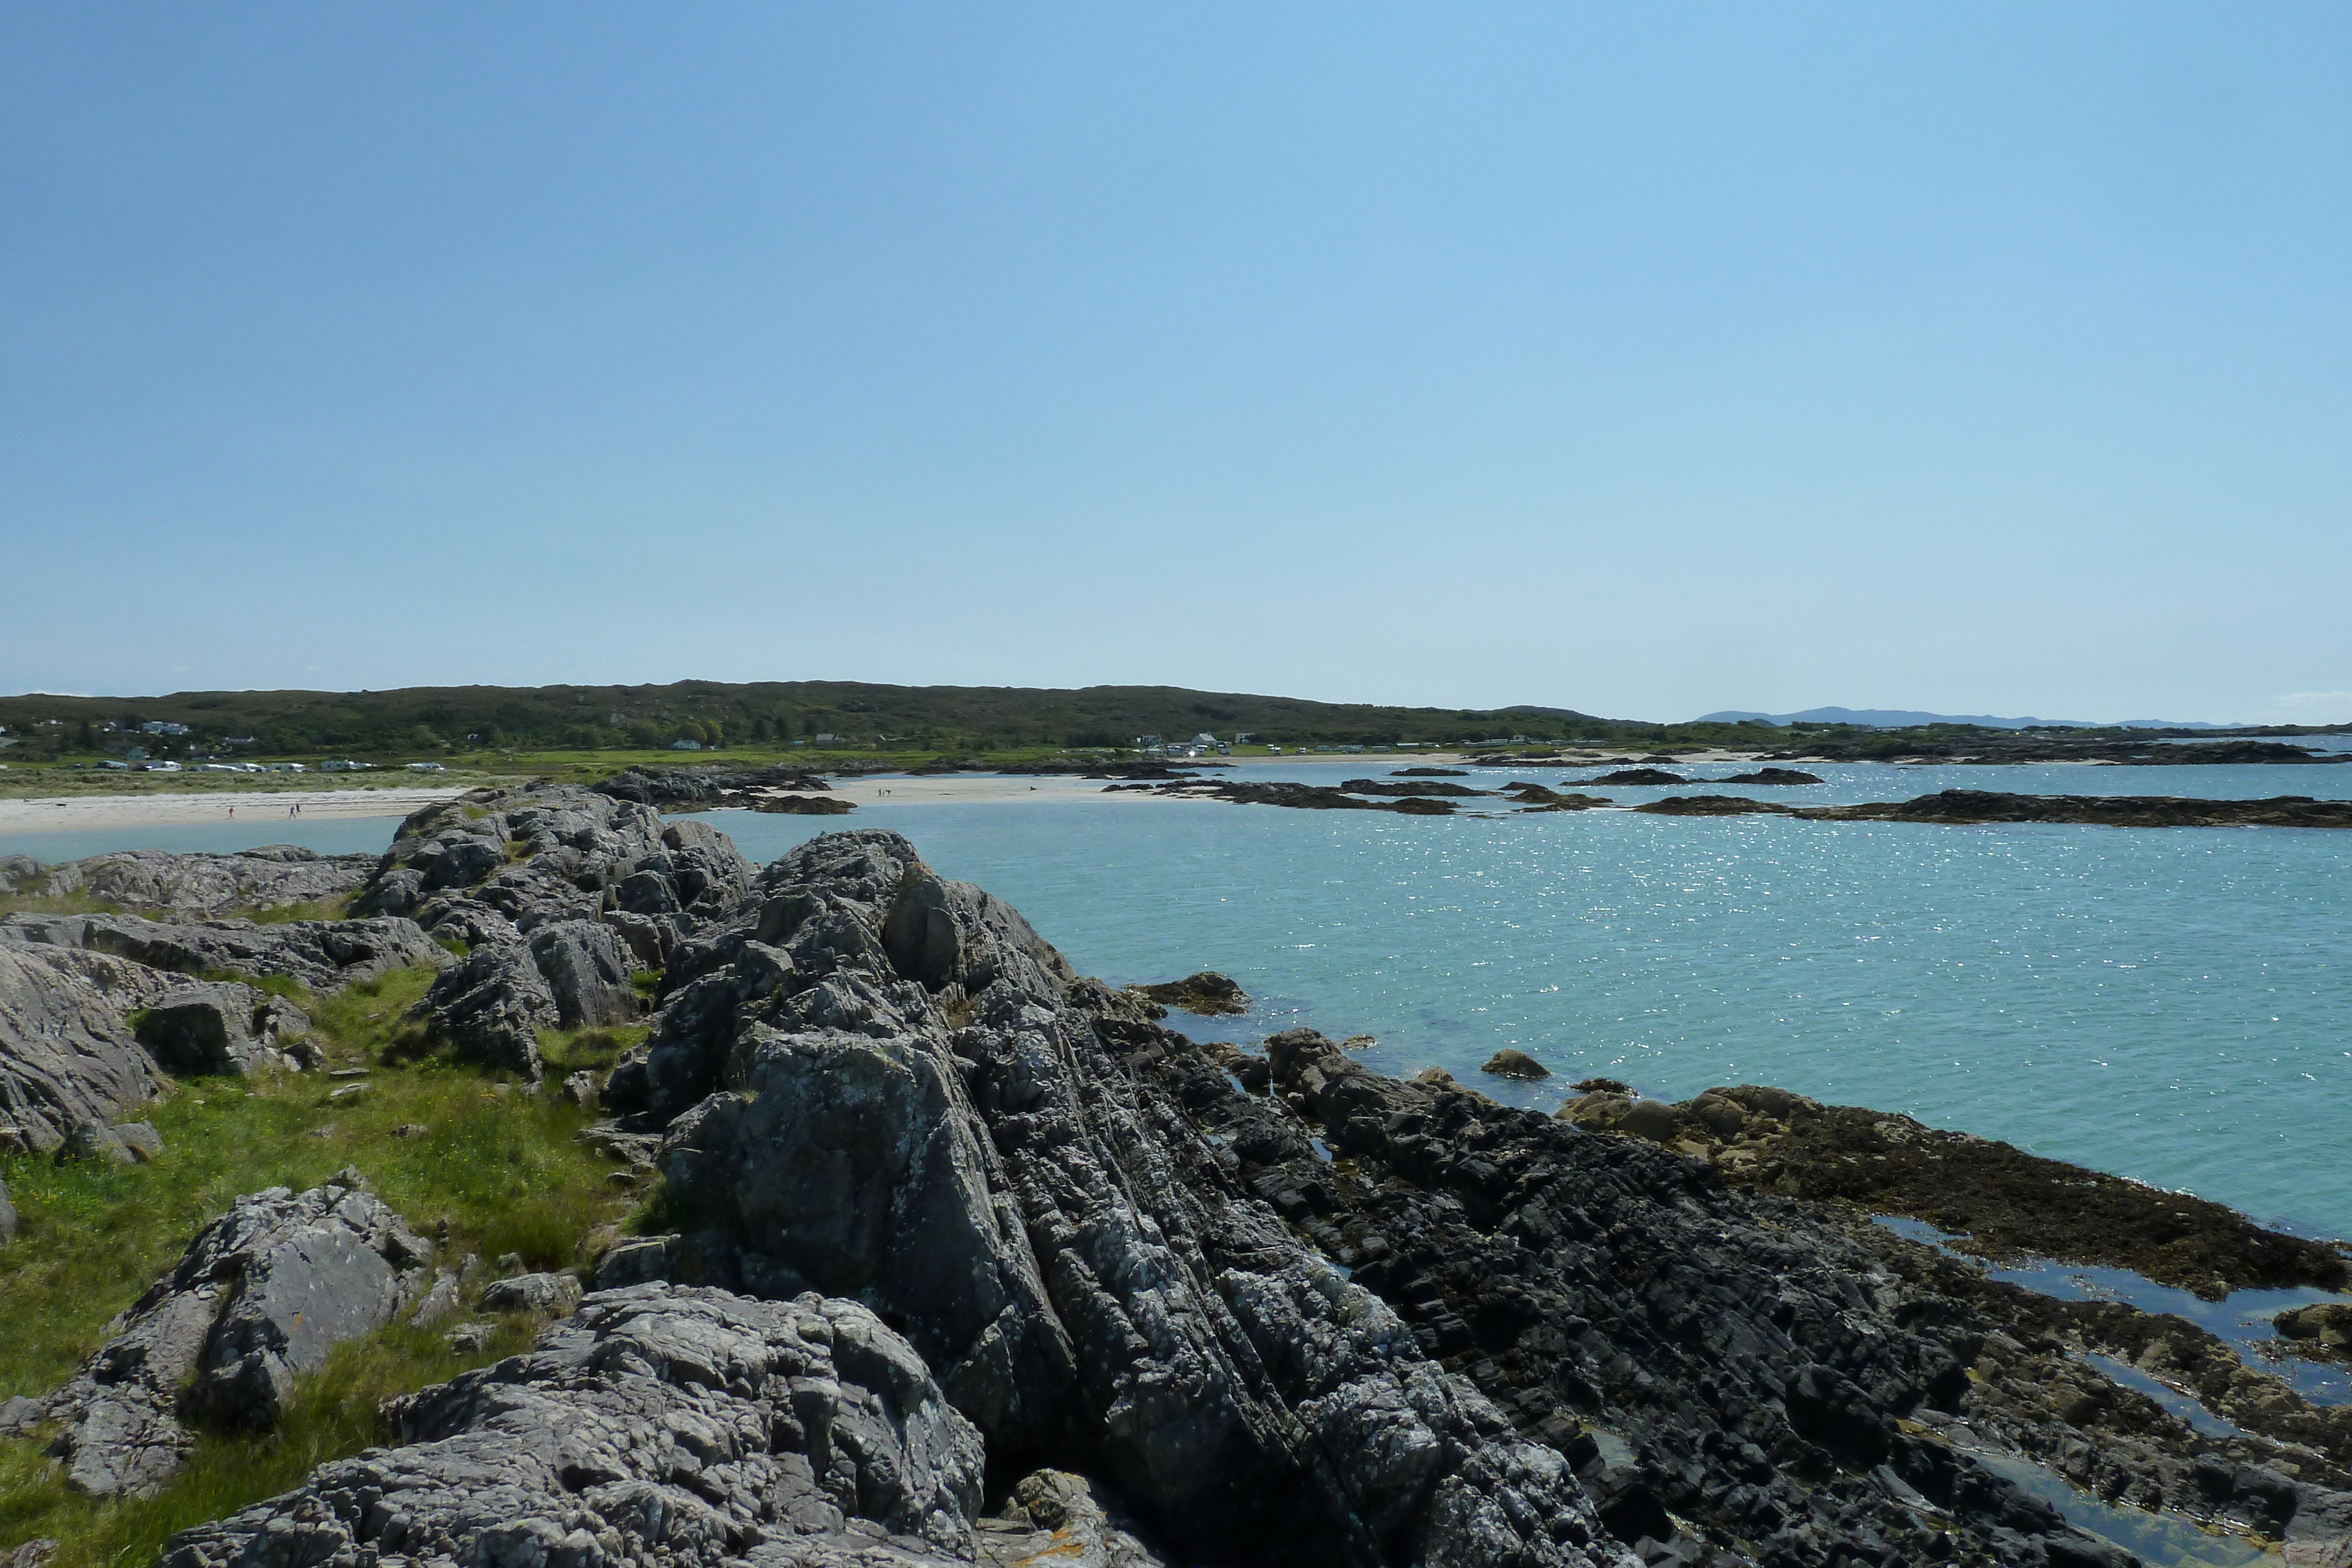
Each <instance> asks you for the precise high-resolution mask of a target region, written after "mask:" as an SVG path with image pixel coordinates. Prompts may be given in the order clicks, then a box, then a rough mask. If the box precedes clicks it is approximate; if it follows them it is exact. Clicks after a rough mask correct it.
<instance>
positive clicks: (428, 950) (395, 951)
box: [0, 915, 448, 991]
mask: <svg viewBox="0 0 2352 1568" xmlns="http://www.w3.org/2000/svg"><path fill="white" fill-rule="evenodd" d="M6 945H26V946H53V947H63V948H70V949H78V950H80V951H83V952H90V953H105V954H110V955H111V956H115V957H118V958H128V959H130V960H131V962H133V963H137V964H143V965H145V966H146V967H149V968H151V969H168V970H172V971H174V972H176V973H179V974H183V975H194V976H202V975H206V974H210V973H213V972H215V971H219V970H227V971H230V972H233V973H236V974H242V975H282V976H284V977H287V978H289V979H292V980H297V981H299V982H300V983H301V984H303V985H305V986H307V987H309V988H310V989H312V990H314V991H331V990H339V989H341V988H342V987H344V986H347V985H349V984H351V983H352V981H354V980H365V979H373V977H376V976H378V975H382V974H384V973H386V972H388V971H390V970H393V969H402V968H407V967H412V966H415V965H419V964H426V965H436V966H437V965H440V964H443V963H446V962H447V960H448V955H447V954H446V952H444V951H443V950H442V949H441V948H439V947H437V946H435V945H434V944H433V942H432V941H431V940H430V939H429V938H427V937H426V936H425V933H424V932H423V930H421V929H420V928H419V927H418V926H417V925H416V924H415V922H414V921H410V920H398V919H391V918H382V919H373V920H293V921H287V922H284V923H282V924H277V925H256V924H255V923H253V922H252V921H250V920H206V921H186V920H183V921H173V922H166V921H157V920H148V919H144V918H142V917H141V916H139V915H10V916H8V917H6V918H5V919H0V946H6Z"/></svg>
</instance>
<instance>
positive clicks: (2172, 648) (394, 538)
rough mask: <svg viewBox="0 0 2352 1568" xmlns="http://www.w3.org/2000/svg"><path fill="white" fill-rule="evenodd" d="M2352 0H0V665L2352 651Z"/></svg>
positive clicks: (1558, 661) (2222, 712)
mask: <svg viewBox="0 0 2352 1568" xmlns="http://www.w3.org/2000/svg"><path fill="white" fill-rule="evenodd" d="M2348 174H2352V10H2348V9H2347V8H2346V7H2345V6H2344V5H2341V4H2326V5H2294V4H2273V5H2261V6H2223V5H2210V4H2207V5H2196V6H2182V5H2152V4H2137V3H2136V4H2131V5H2094V4H2078V5H2063V6H2052V5H1969V6H1929V5H1861V4H1856V5H1843V6H1820V5H1786V4H1782V5H1727V4H1723V5H1612V6H1607V7H1590V8H1586V7H1570V6H1561V5H1540V6H1538V5H1528V6H1518V7H1514V6H1483V7H1462V6H1447V7H1438V6H1429V5H1395V6H1385V7H1383V6H1370V5H1353V4H1351V5H1329V6H1315V7H1307V6H1297V5H1276V6H1267V5H1260V4H1251V5H1223V6H1220V5H1181V6H1176V5H1161V6H1142V5H1066V6H1048V5H1018V4H1014V5H930V6H911V5H839V4H825V5H776V4H762V5H747V6H723V5H706V6H696V7H653V6H643V5H628V6H619V5H612V6H593V5H589V6H583V5H561V6H544V7H533V6H521V5H499V6H487V7H486V6H480V5H417V4H404V5H383V4H377V5H326V6H321V5H203V6H196V5H180V6H158V5H107V4H89V3H82V4H75V5H13V6H8V7H6V8H5V9H0V689H5V690H8V691H23V690H27V689H33V690H50V691H81V692H103V693H124V694H131V693H150V692H159V691H167V690H175V689H184V688H189V687H215V686H231V687H243V686H282V685H318V686H329V687H361V686H365V687H384V686H393V685H417V684H438V683H453V682H483V683H500V684H507V683H523V684H536V683H541V682H558V681H594V682H606V681H641V680H671V679H677V678H680V677H685V676H701V677H708V678H717V679H791V678H801V677H824V678H835V679H866V680H877V681H899V682H910V683H930V682H958V683H971V684H1002V685H1087V684H1094V683H1100V682H1168V683H1173V684H1180V685H1194V686H1206V687H1216V688H1223V689H1241V690H1250V691H1259V692H1277V693H1288V694H1295V695H1307V696H1316V697H1324V698H1335V699H1351V698H1352V699H1373V700H1382V701H1430V702H1440V703H1447V704H1465V705H1470V704H1480V705H1484V704H1500V703H1508V702H1535V703H1545V704H1558V705H1562V706H1573V707H1578V708H1583V709H1586V710H1588V711H1595V712H1601V713H1607V714H1612V715H1626V716H1643V717H1656V718H1675V717H1685V716H1690V715H1693V714H1696V713H1699V712H1702V711H1706V710H1708V709H1712V708H1717V707H1743V708H1759V709H1767V710H1780V709H1787V708H1794V707H1801V706H1812V705H1814V704H1820V703H1837V704H1844V705H1848V706H1905V707H1927V708H1936V709H1942V710H1947V711H1963V712H1991V713H2032V714H2038V715H2042V716H2063V717H2088V718H2107V717H2125V716H2131V717H2138V716H2158V717H2172V718H2200V719H2232V718H2284V717H2292V716H2300V717H2305V718H2307V719H2314V720H2340V719H2347V718H2352V633H2348V632H2347V624H2352V617H2347V599H2352V353H2347V348H2348V347H2352V344H2347V328H2352V243H2347V242H2352V178H2347V175H2348Z"/></svg>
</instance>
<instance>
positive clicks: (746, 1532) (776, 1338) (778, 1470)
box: [162, 1285, 982, 1568]
mask: <svg viewBox="0 0 2352 1568" xmlns="http://www.w3.org/2000/svg"><path fill="white" fill-rule="evenodd" d="M388 1408H389V1410H390V1411H391V1413H392V1414H394V1416H395V1418H396V1419H397V1421H398V1423H399V1427H400V1434H401V1442H400V1444H399V1446H397V1447H394V1448H373V1449H370V1450H369V1451H368V1452H366V1453H364V1454H362V1455H360V1456H359V1457H358V1458H350V1459H341V1460H337V1461H335V1462H333V1463H331V1464H328V1465H323V1466H321V1467H320V1468H319V1469H316V1470H314V1471H312V1472H311V1474H310V1479H308V1480H307V1481H306V1482H305V1483H304V1484H303V1485H302V1487H301V1488H300V1489H299V1490H296V1491H293V1492H289V1493H288V1494H286V1495H285V1496H282V1497H278V1498H275V1499H272V1500H270V1501H268V1502H265V1503H262V1504H259V1505H257V1506H256V1507H253V1508H248V1509H246V1510H244V1511H241V1512H239V1513H236V1514H234V1515H232V1516H230V1517H229V1518H227V1519H226V1520H222V1521H217V1522H215V1523H211V1524H205V1525H199V1526H197V1527H195V1528H194V1529H193V1530H188V1531H182V1532H181V1533H180V1534H179V1535H177V1536H174V1537H173V1539H172V1541H171V1542H170V1543H169V1545H167V1547H166V1548H165V1550H164V1552H163V1559H162V1561H163V1564H164V1565H165V1568H278V1565H280V1564H290V1563H359V1562H364V1561H376V1560H389V1559H391V1558H393V1557H395V1556H398V1557H405V1558H408V1559H411V1560H431V1561H436V1562H454V1563H471V1564H480V1565H483V1568H513V1565H520V1564H526V1563H528V1564H535V1565H541V1568H619V1565H620V1564H622V1563H652V1562H659V1563H668V1564H672V1565H674V1568H687V1565H689V1564H693V1565H709V1568H717V1565H718V1564H720V1563H735V1562H737V1561H744V1562H749V1563H752V1564H756V1565H759V1568H799V1565H808V1568H815V1565H818V1564H826V1565H832V1568H845V1565H848V1564H875V1565H877V1568H879V1565H883V1564H932V1563H970V1562H971V1561H972V1556H973V1549H974V1548H973V1531H972V1521H973V1518H974V1516H975V1515H976V1514H977V1513H978V1511H979V1505H980V1488H981V1474H982V1456H981V1445H980V1439H979V1437H978V1436H977V1434H975V1433H974V1432H973V1431H972V1429H971V1426H970V1425H969V1424H968V1423H966V1422H965V1421H964V1420H963V1419H962V1418H961V1416H958V1415H956V1413H955V1412H954V1410H953V1409H952V1408H950V1406H949V1405H948V1404H947V1402H946V1401H945V1400H944V1399H943V1398H942V1397H941V1396H940V1390H939V1387H938V1385H936V1384H935V1383H933V1382H932V1381H931V1379H930V1377H929V1375H928V1374H927V1373H926V1372H925V1370H924V1367H923V1364H922V1363H921V1361H920V1360H919V1358H918V1357H917V1356H916V1355H915V1354H914V1352H913V1351H912V1350H911V1349H910V1348H909V1347H908V1344H907V1343H906V1342H905V1341H904V1340H903V1339H901V1338H899V1337H898V1335H897V1334H895V1333H891V1331H890V1330H888V1329H887V1328H886V1327H884V1326H883V1324H882V1323H881V1322H880V1321H879V1320H878V1319H877V1318H876V1317H875V1316H874V1315H873V1314H872V1313H871V1312H867V1311H866V1310H865V1309H864V1308H862V1307H859V1306H856V1305H855V1304H853V1303H850V1302H846V1301H824V1300H822V1299H820V1298H817V1297H815V1296H803V1297H801V1298H800V1299H798V1300H797V1301H751V1300H747V1299H744V1298H741V1297H738V1296H733V1295H730V1294H727V1293H725V1292H721V1291H702V1290H684V1291H682V1290H673V1289H671V1288H669V1287H667V1286H662V1285H650V1286H644V1287H640V1288H638V1289H636V1290H632V1291H609V1292H600V1293H599V1294H597V1295H594V1296H592V1297H590V1298H589V1299H588V1300H587V1301H585V1302H583V1305H582V1307H581V1310H580V1312H579V1313H578V1315H577V1316H575V1317H573V1318H572V1319H570V1320H569V1321H567V1322H562V1323H559V1324H556V1325H554V1326H552V1327H551V1328H549V1329H548V1330H546V1331H545V1332H544V1333H541V1335H540V1337H539V1341H538V1344H537V1347H536V1348H535V1349H534V1350H533V1351H532V1352H531V1353H530V1354H528V1355H524V1356H520V1357H517V1358H513V1359H510V1360H509V1361H506V1362H502V1363H500V1364H498V1365H497V1366H493V1367H488V1368H485V1369H483V1370H481V1371H479V1372H473V1373H468V1374H467V1375H464V1376H462V1377H459V1378H457V1380H456V1381H454V1382H451V1383H448V1384H446V1385H442V1386H440V1387H438V1388H434V1389H428V1390H426V1391H425V1392H424V1393H422V1394H417V1395H413V1396H408V1397H406V1398H404V1399H402V1400H399V1401H396V1402H394V1405H393V1406H389V1407H388Z"/></svg>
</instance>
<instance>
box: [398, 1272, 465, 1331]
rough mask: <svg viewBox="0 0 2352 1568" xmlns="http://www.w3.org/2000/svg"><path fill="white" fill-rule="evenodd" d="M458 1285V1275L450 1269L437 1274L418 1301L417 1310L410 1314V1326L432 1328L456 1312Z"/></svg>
mask: <svg viewBox="0 0 2352 1568" xmlns="http://www.w3.org/2000/svg"><path fill="white" fill-rule="evenodd" d="M457 1286H458V1276H457V1275H456V1274H455V1273H452V1272H451V1271H450V1270H446V1269H444V1270H440V1271H439V1272H438V1273H436V1274H435V1275H434V1276H433V1284H432V1286H431V1288H429V1289H428V1290H426V1291H425V1296H424V1299H423V1300H421V1301H418V1302H417V1303H416V1310H415V1312H411V1313H410V1314H409V1317H408V1326H409V1327H410V1328H413V1329H422V1328H430V1327H432V1326H433V1325H434V1324H435V1323H437V1322H440V1321H441V1320H442V1319H444V1318H446V1317H447V1316H449V1315H450V1314H451V1313H453V1312H456V1311H457V1306H458V1301H457Z"/></svg>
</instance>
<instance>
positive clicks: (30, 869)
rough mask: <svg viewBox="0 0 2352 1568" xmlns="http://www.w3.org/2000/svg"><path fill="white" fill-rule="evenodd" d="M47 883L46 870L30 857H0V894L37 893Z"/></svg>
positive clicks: (45, 867)
mask: <svg viewBox="0 0 2352 1568" xmlns="http://www.w3.org/2000/svg"><path fill="white" fill-rule="evenodd" d="M47 881H48V868H47V866H44V865H43V864H42V863H41V862H38V861H37V860H35V859H34V858H33V857H32V856H30V855H0V893H12V894H19V893H22V894H29V893H37V892H39V891H40V890H41V888H42V887H43V886H44V885H45V884H46V883H47Z"/></svg>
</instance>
